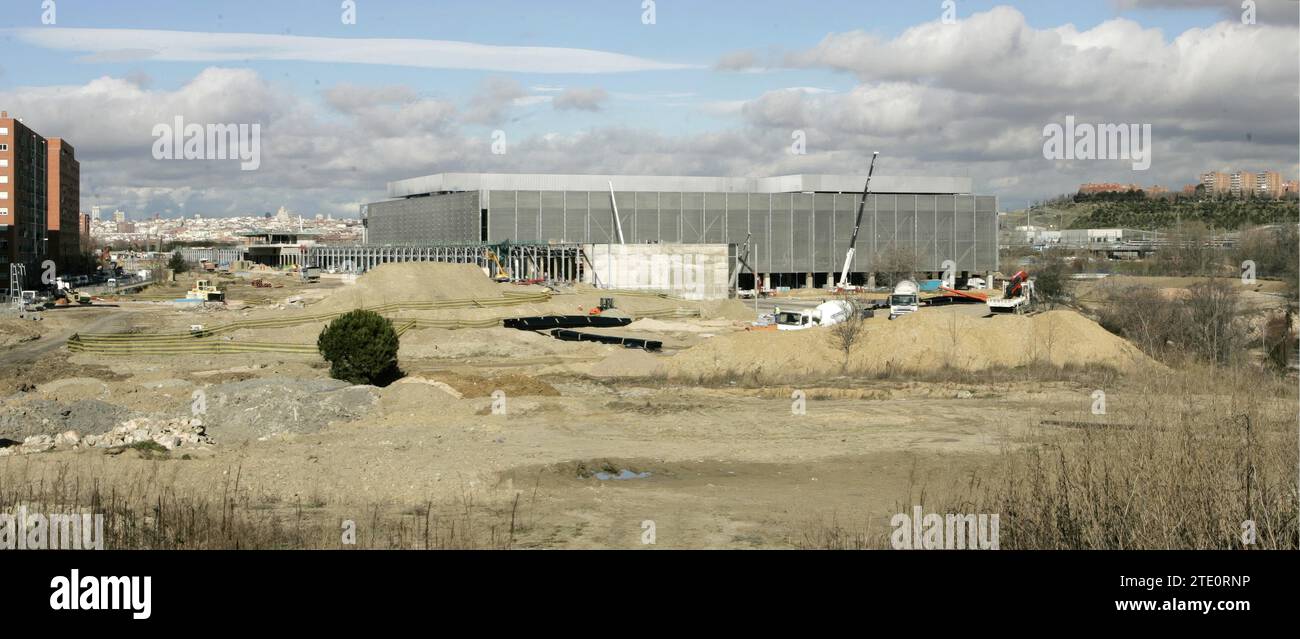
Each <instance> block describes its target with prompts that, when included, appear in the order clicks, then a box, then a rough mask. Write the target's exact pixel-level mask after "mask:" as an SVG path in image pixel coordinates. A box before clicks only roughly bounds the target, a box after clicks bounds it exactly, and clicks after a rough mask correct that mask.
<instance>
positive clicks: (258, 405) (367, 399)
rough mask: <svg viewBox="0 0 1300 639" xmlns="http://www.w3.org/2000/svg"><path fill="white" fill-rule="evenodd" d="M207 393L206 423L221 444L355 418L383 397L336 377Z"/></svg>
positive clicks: (253, 383) (222, 387)
mask: <svg viewBox="0 0 1300 639" xmlns="http://www.w3.org/2000/svg"><path fill="white" fill-rule="evenodd" d="M205 391H206V393H207V412H205V413H204V414H203V415H202V418H203V424H204V426H205V427H207V429H208V432H209V433H210V434H212V436H213V437H215V438H217V440H218V441H222V442H228V441H248V440H253V439H258V438H260V437H269V436H273V435H279V434H284V433H315V432H318V431H320V430H322V429H324V428H325V427H326V426H327V425H328V424H329V423H331V422H349V421H352V420H354V419H357V418H359V417H361V416H363V415H365V414H367V413H368V412H369V411H370V410H371V409H372V408H373V407H374V406H375V404H377V403H378V401H379V394H378V389H376V388H374V387H372V386H351V385H349V384H347V383H346V382H341V381H339V380H335V379H299V380H295V379H285V378H269V379H255V380H249V381H244V382H232V383H229V384H217V385H213V386H210V387H208V388H206V389H205Z"/></svg>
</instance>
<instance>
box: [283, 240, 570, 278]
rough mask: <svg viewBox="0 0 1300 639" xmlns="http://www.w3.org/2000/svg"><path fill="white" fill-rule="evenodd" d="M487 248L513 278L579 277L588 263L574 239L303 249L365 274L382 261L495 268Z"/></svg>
mask: <svg viewBox="0 0 1300 639" xmlns="http://www.w3.org/2000/svg"><path fill="white" fill-rule="evenodd" d="M489 253H495V254H496V255H497V256H498V258H499V259H500V260H501V263H502V265H504V266H505V268H506V270H507V271H508V272H509V274H510V277H511V279H512V280H515V281H521V280H524V281H531V280H536V281H552V282H578V281H581V280H582V276H583V273H584V272H585V270H586V269H589V268H590V262H588V261H587V259H586V256H585V255H584V253H583V251H582V245H581V244H577V243H525V244H513V243H503V244H488V243H475V244H410V245H390V244H385V245H382V246H376V245H365V244H356V245H351V246H327V245H317V246H313V247H311V248H309V249H308V250H307V263H308V264H309V265H311V266H318V267H320V268H322V269H326V270H334V271H336V272H342V273H364V272H366V271H368V270H370V269H372V268H375V267H376V266H379V265H380V264H389V263H397V262H446V263H452V264H475V265H477V266H479V267H481V268H484V269H491V272H493V273H495V270H494V269H495V265H493V264H492V263H491V259H490V258H489V257H488V254H489Z"/></svg>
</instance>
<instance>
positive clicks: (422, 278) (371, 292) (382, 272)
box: [310, 262, 502, 312]
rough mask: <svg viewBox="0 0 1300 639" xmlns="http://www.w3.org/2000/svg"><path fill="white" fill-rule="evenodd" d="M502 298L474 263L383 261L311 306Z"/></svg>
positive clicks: (317, 308) (339, 308)
mask: <svg viewBox="0 0 1300 639" xmlns="http://www.w3.org/2000/svg"><path fill="white" fill-rule="evenodd" d="M499 297H502V294H501V287H500V286H498V285H497V284H496V283H495V282H493V281H492V280H490V279H488V277H487V275H486V274H484V273H483V270H482V269H480V268H479V267H477V266H474V265H473V264H443V263H439V262H404V263H399V264H382V265H380V266H378V267H376V268H374V269H372V270H370V271H368V272H367V273H366V274H365V275H362V276H361V277H359V278H357V283H356V284H354V285H351V286H349V287H347V288H344V289H341V290H339V291H336V292H334V293H332V294H331V295H329V296H328V297H325V298H324V299H322V300H321V301H320V302H318V303H316V304H313V305H311V307H310V308H311V309H312V310H313V311H316V312H335V311H348V310H352V309H354V308H363V307H371V306H379V305H381V304H389V303H392V302H426V301H438V300H457V299H467V298H473V299H493V298H499Z"/></svg>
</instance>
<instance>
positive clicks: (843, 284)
mask: <svg viewBox="0 0 1300 639" xmlns="http://www.w3.org/2000/svg"><path fill="white" fill-rule="evenodd" d="M878 155H880V151H873V152H872V153H871V168H869V169H867V184H866V186H864V187H862V200H861V201H859V202H858V217H857V219H855V220H854V221H853V236H852V237H850V238H849V252H848V254H847V255H845V256H844V269H843V270H842V271H841V272H840V281H839V284H838V285H837V286H838V287H839V288H841V289H847V288H848V287H849V268H850V267H852V266H853V254H854V253H856V252H857V245H858V230H859V229H861V228H862V209H864V208H866V206H867V194H868V193H870V192H871V174H872V173H875V172H876V156H878Z"/></svg>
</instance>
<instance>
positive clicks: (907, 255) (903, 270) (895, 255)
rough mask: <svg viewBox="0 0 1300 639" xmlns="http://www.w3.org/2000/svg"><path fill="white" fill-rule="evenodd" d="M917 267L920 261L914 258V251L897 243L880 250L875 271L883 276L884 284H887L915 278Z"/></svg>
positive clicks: (891, 284)
mask: <svg viewBox="0 0 1300 639" xmlns="http://www.w3.org/2000/svg"><path fill="white" fill-rule="evenodd" d="M919 269H920V262H919V261H918V260H917V259H916V251H915V250H914V249H910V248H904V247H901V246H898V245H894V246H891V247H889V248H887V249H885V250H883V251H881V252H880V257H879V262H878V264H877V265H876V272H877V273H880V274H881V275H883V276H884V277H885V284H886V285H888V286H893V285H895V284H897V283H898V282H900V281H902V280H905V279H912V278H915V277H916V272H917V270H919Z"/></svg>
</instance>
